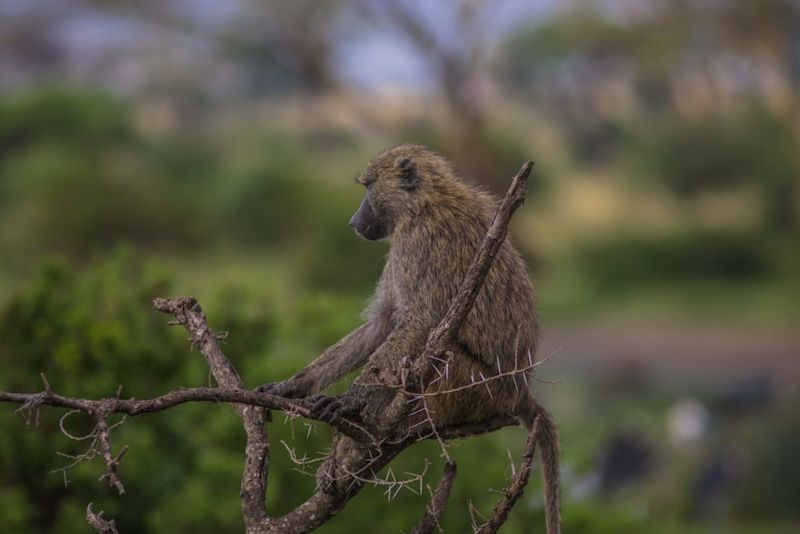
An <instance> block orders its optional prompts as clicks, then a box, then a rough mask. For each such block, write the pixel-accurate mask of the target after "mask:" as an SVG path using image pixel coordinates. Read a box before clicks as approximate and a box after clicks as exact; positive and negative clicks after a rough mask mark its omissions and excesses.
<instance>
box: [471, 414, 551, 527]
mask: <svg viewBox="0 0 800 534" xmlns="http://www.w3.org/2000/svg"><path fill="white" fill-rule="evenodd" d="M540 417H541V416H536V419H535V420H534V422H533V427H532V428H531V431H530V433H528V444H527V445H526V447H525V453H524V454H523V455H522V465H520V467H519V469H518V470H517V472H516V473H515V474H514V476H513V477H512V479H511V485H509V486H508V489H506V491H505V493H504V494H503V497H502V498H501V499H500V500H499V501H498V502H497V504H496V505H495V507H494V510H492V517H491V518H489V520H488V521H486V523H484V524H483V525H481V526H480V527H479V528H478V529H477V530H476V533H477V534H493V533H494V532H497V531H498V530H499V529H500V527H501V526H503V523H505V522H506V519H508V514H509V512H511V508H512V507H513V506H514V504H516V502H517V501H518V500H519V498H520V497H522V493H523V492H524V491H525V486H527V484H528V478H529V477H530V474H531V465H532V463H533V455H534V453H535V452H536V442H537V441H538V439H539V424H540V419H539V418H540Z"/></svg>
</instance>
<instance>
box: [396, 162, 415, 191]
mask: <svg viewBox="0 0 800 534" xmlns="http://www.w3.org/2000/svg"><path fill="white" fill-rule="evenodd" d="M397 166H398V167H399V168H400V187H401V188H403V189H405V190H406V191H413V190H414V189H416V188H417V186H418V185H419V174H418V173H417V165H416V164H415V163H414V160H412V159H411V158H400V160H399V161H398V162H397Z"/></svg>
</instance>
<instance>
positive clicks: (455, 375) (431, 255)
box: [272, 145, 560, 534]
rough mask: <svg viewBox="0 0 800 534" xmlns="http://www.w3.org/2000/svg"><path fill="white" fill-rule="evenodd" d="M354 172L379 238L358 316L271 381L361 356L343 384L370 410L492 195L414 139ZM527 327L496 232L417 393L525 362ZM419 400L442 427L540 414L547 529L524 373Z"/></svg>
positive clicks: (550, 452)
mask: <svg viewBox="0 0 800 534" xmlns="http://www.w3.org/2000/svg"><path fill="white" fill-rule="evenodd" d="M409 177H410V180H411V181H409ZM359 182H361V183H363V184H365V185H366V186H367V189H368V193H367V199H368V202H369V205H370V207H371V210H372V211H374V215H375V216H377V217H378V218H379V219H380V221H381V223H382V225H385V230H386V233H387V235H386V238H387V239H388V240H389V243H390V249H389V253H388V256H387V259H386V264H385V267H384V270H383V274H382V276H381V278H380V281H379V282H378V287H377V289H376V291H375V296H374V297H373V300H372V302H371V304H370V306H369V308H368V310H367V313H366V319H367V322H366V323H365V324H364V325H363V326H361V327H360V328H359V329H357V330H355V331H353V332H352V333H350V334H349V335H348V336H347V337H345V338H344V339H343V340H341V341H340V342H339V343H337V344H336V345H334V346H333V347H331V348H329V349H328V350H326V351H325V352H324V353H323V354H322V355H321V356H320V357H319V358H317V359H316V360H315V361H314V362H312V363H311V364H310V365H308V366H307V367H306V368H305V369H303V370H302V371H300V372H299V373H297V374H296V375H295V376H294V377H292V378H291V379H290V380H288V381H286V382H283V383H280V384H278V385H276V387H277V389H272V392H275V393H280V394H284V395H290V396H297V397H305V396H308V395H310V394H313V393H315V392H319V391H321V390H323V389H324V388H326V387H327V386H329V385H330V384H332V383H334V382H335V381H337V380H338V379H339V378H341V377H342V376H344V375H345V374H347V373H348V372H351V371H353V370H355V369H358V368H360V367H364V369H363V370H362V373H361V375H360V376H359V377H358V379H357V380H356V381H355V383H354V385H353V387H352V388H351V390H350V391H349V392H348V395H349V396H351V397H353V398H356V399H358V400H359V401H361V402H362V405H363V402H364V401H366V408H365V410H364V414H362V415H365V416H368V415H374V416H377V417H378V418H379V417H380V407H381V406H384V407H385V406H387V405H388V403H389V402H390V401H391V399H392V398H393V396H394V394H395V390H393V389H391V388H386V387H376V386H375V385H374V384H375V382H376V377H377V376H378V375H381V374H384V373H383V372H384V371H386V370H389V371H396V370H398V369H399V364H400V361H401V359H402V358H404V357H414V356H417V355H419V354H420V353H421V352H422V349H423V347H424V345H425V342H426V340H427V336H428V333H429V331H430V330H431V329H432V328H433V327H434V326H436V325H437V324H438V323H439V321H440V320H441V318H442V316H443V315H444V313H445V311H446V310H447V308H448V306H449V304H450V302H451V301H452V299H453V297H454V296H455V295H456V293H457V291H458V289H459V287H460V285H461V283H462V281H463V280H464V277H465V275H466V273H467V269H468V268H469V265H470V263H471V262H472V260H473V258H474V256H475V253H476V252H477V250H478V248H479V246H480V244H481V242H482V240H483V238H484V236H485V235H486V232H487V230H488V228H489V225H490V224H491V221H492V217H493V216H494V213H495V211H496V209H497V203H496V201H495V200H494V199H493V198H492V197H491V196H490V195H489V194H487V193H485V192H483V191H482V190H480V189H479V188H477V187H475V186H473V185H470V184H468V183H466V182H464V181H462V180H461V179H460V178H459V177H458V176H457V175H456V173H455V172H454V170H453V169H452V167H451V165H450V164H449V163H448V162H447V161H446V160H445V159H444V158H442V157H441V156H439V155H437V154H435V153H433V152H432V151H430V150H428V149H427V148H425V147H422V146H418V145H401V146H398V147H395V148H392V149H389V150H387V151H385V152H383V153H381V154H379V155H378V156H377V157H376V158H375V159H374V160H373V161H372V162H370V163H369V164H368V165H367V167H366V168H365V169H364V170H363V172H362V173H361V175H360V177H359ZM537 337H538V326H537V318H536V306H535V300H534V291H533V287H532V285H531V283H530V280H529V278H528V274H527V269H526V266H525V263H524V262H523V260H522V258H521V256H520V255H519V253H518V252H517V251H516V250H515V249H514V247H513V246H512V245H511V243H510V241H508V240H507V241H506V242H505V243H504V244H503V245H502V246H501V248H500V251H499V253H498V254H497V257H496V258H495V260H494V263H493V264H492V267H491V269H490V270H489V273H488V275H487V277H486V280H485V282H484V285H483V287H482V289H481V290H480V292H479V294H478V297H477V300H476V302H475V305H474V306H473V308H472V310H471V311H470V313H469V314H468V316H467V318H466V320H465V322H464V324H463V326H462V327H461V329H460V331H459V332H458V339H457V345H456V346H455V347H454V350H453V355H452V356H451V358H450V362H449V364H448V369H447V377H446V379H445V380H440V381H438V382H437V383H435V384H433V385H432V386H430V388H429V390H428V392H434V391H437V390H438V391H442V390H446V389H452V388H455V387H458V386H463V385H466V384H469V383H471V382H473V381H480V380H481V377H482V376H483V377H490V376H493V375H496V374H498V371H499V370H501V371H503V372H508V371H511V370H514V369H519V368H521V367H524V366H526V365H527V364H528V361H529V360H528V358H529V356H528V354H529V351H530V355H531V356H530V357H531V358H532V355H533V354H534V353H535V351H536V342H537ZM365 364H366V365H365ZM515 381H516V384H515V383H514V382H515ZM487 386H488V390H490V391H491V393H490V392H489V391H488V390H487ZM428 399H429V401H428V405H429V407H430V409H431V411H432V413H433V420H434V423H435V424H436V425H437V427H442V428H443V427H452V426H458V425H462V424H468V423H481V422H486V421H489V420H492V419H493V418H496V417H498V416H507V415H513V416H516V417H519V418H520V420H521V422H523V423H524V424H525V425H526V426H528V428H530V427H531V425H532V424H533V421H534V418H535V417H536V416H539V417H541V418H542V419H541V423H540V427H541V429H542V431H541V438H540V440H539V445H540V449H541V453H540V454H541V459H542V463H543V467H544V468H543V476H544V479H545V494H546V500H547V515H548V532H550V534H554V533H556V532H558V531H559V529H560V527H559V525H560V517H559V482H558V480H559V477H558V454H559V452H558V450H559V445H558V432H557V429H556V426H555V424H554V423H553V421H552V419H551V418H550V416H549V414H548V413H547V412H546V411H545V410H544V409H543V408H542V407H541V406H539V405H538V404H537V402H536V401H535V399H534V398H533V397H532V395H531V394H530V391H529V390H528V388H527V382H526V381H525V380H524V378H523V377H522V376H521V375H519V374H517V375H515V377H514V378H512V377H508V378H504V379H500V380H492V381H490V382H488V383H487V384H486V385H481V386H477V387H471V388H468V389H464V390H461V391H458V392H455V393H449V394H443V395H440V396H431V397H428ZM417 417H420V416H417ZM412 423H413V422H410V424H412Z"/></svg>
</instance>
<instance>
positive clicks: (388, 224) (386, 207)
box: [350, 145, 452, 241]
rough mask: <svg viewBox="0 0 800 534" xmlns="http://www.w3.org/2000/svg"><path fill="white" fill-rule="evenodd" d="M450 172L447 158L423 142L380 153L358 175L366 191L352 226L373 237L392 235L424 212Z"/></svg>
mask: <svg viewBox="0 0 800 534" xmlns="http://www.w3.org/2000/svg"><path fill="white" fill-rule="evenodd" d="M451 174H452V171H451V169H450V166H449V163H448V162H447V161H446V160H445V159H444V158H442V157H441V156H439V155H438V154H436V153H434V152H433V151H431V150H429V149H428V148H426V147H424V146H421V145H400V146H397V147H394V148H390V149H388V150H386V151H384V152H382V153H380V154H378V156H377V157H375V159H373V160H372V161H371V162H370V163H369V164H368V165H367V166H366V167H365V168H364V170H363V171H362V172H361V174H360V175H359V176H358V177H357V178H356V181H357V182H358V183H360V184H362V185H363V186H364V187H365V188H366V192H365V194H364V199H363V200H362V201H361V206H359V208H358V211H356V212H355V214H354V215H353V217H352V218H351V219H350V226H352V227H353V228H355V230H356V232H358V234H359V235H360V236H362V237H363V238H365V239H369V240H370V241H376V240H379V239H387V238H389V237H391V235H392V233H393V232H394V231H395V229H396V228H397V227H398V226H400V225H402V224H403V223H404V222H408V221H411V220H414V219H415V218H418V217H424V216H425V213H426V211H427V210H426V209H425V206H426V205H427V204H428V203H429V202H430V201H431V198H432V193H433V192H434V191H435V190H436V189H440V187H438V186H440V185H441V184H442V182H443V181H445V180H448V179H449V177H450V176H451Z"/></svg>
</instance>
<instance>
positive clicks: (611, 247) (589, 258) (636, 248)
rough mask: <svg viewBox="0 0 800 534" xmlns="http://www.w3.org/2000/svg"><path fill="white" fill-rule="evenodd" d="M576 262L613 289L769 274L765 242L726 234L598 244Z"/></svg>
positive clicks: (582, 250) (640, 238)
mask: <svg viewBox="0 0 800 534" xmlns="http://www.w3.org/2000/svg"><path fill="white" fill-rule="evenodd" d="M577 261H578V263H579V265H580V266H581V268H582V269H583V270H584V271H585V272H586V274H587V276H588V277H589V278H590V279H592V280H594V281H595V282H596V283H598V284H600V285H612V286H623V285H635V284H638V283H647V282H685V281H691V280H705V279H713V278H726V279H746V278H753V277H757V276H761V275H764V274H766V273H768V272H770V270H771V264H770V261H769V257H768V254H767V250H766V247H765V245H764V243H763V240H761V239H759V238H758V237H757V236H753V235H747V234H733V233H722V232H697V233H689V234H683V235H675V236H670V237H658V238H656V237H644V236H629V237H622V238H618V239H615V240H613V241H606V242H595V243H590V244H585V245H583V246H582V247H580V248H579V249H578V252H577Z"/></svg>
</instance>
